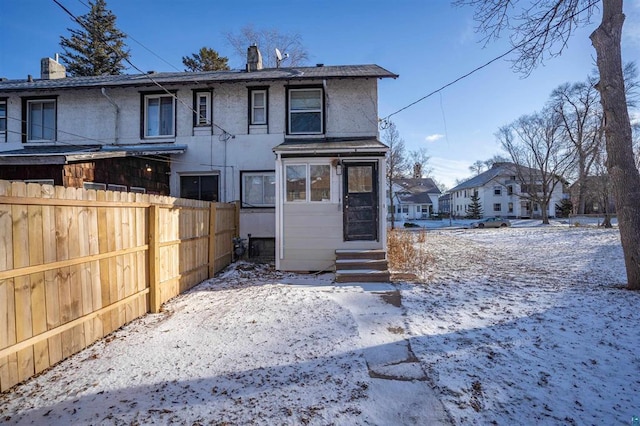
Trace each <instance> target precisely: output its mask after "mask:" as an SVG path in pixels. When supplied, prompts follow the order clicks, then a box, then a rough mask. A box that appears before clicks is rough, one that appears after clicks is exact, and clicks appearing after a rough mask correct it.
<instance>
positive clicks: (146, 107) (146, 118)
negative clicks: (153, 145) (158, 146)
mask: <svg viewBox="0 0 640 426" xmlns="http://www.w3.org/2000/svg"><path fill="white" fill-rule="evenodd" d="M166 98H170V99H171V133H167V134H161V133H160V131H161V129H162V121H161V120H162V114H161V109H160V108H158V134H157V135H156V134H149V101H150V100H152V99H158V100H159V106H161V105H162V99H166ZM175 136H176V99H175V96H174V95H169V94H149V95H144V137H145V138H148V139H152V138H173V137H175Z"/></svg>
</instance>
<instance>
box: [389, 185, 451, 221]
mask: <svg viewBox="0 0 640 426" xmlns="http://www.w3.org/2000/svg"><path fill="white" fill-rule="evenodd" d="M393 196H394V198H393V200H394V201H393V207H394V209H395V220H417V219H428V218H430V217H431V216H432V215H433V214H435V213H438V211H439V207H438V197H439V196H440V189H438V186H437V185H436V184H435V182H434V181H433V179H431V178H408V179H396V180H394V182H393Z"/></svg>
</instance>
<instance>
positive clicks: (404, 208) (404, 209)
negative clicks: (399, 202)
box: [402, 206, 409, 214]
mask: <svg viewBox="0 0 640 426" xmlns="http://www.w3.org/2000/svg"><path fill="white" fill-rule="evenodd" d="M402 213H405V214H408V213H409V206H402Z"/></svg>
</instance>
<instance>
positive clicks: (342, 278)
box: [336, 269, 390, 283]
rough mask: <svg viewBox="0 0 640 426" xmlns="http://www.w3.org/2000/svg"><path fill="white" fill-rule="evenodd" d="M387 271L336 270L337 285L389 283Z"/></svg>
mask: <svg viewBox="0 0 640 426" xmlns="http://www.w3.org/2000/svg"><path fill="white" fill-rule="evenodd" d="M389 280H390V275H389V271H387V270H384V271H380V270H376V269H351V270H336V282H337V283H355V282H358V283H362V282H376V283H380V282H389Z"/></svg>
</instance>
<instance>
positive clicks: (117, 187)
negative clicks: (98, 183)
mask: <svg viewBox="0 0 640 426" xmlns="http://www.w3.org/2000/svg"><path fill="white" fill-rule="evenodd" d="M107 191H116V192H127V187H126V186H125V185H117V184H115V183H110V184H108V185H107Z"/></svg>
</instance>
